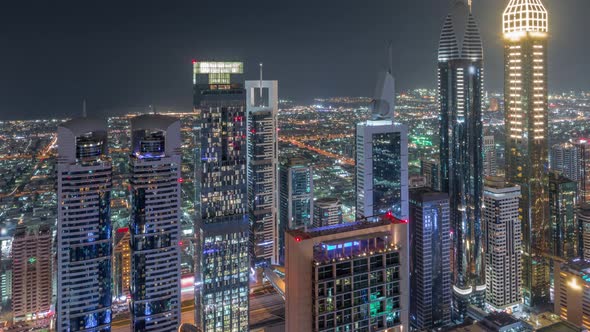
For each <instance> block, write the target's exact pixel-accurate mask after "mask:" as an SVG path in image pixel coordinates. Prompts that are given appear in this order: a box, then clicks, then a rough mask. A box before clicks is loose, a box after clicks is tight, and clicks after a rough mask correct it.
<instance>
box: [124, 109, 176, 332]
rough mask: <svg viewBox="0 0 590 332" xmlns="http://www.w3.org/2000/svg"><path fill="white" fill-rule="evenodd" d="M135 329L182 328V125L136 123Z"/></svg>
mask: <svg viewBox="0 0 590 332" xmlns="http://www.w3.org/2000/svg"><path fill="white" fill-rule="evenodd" d="M131 144H132V147H131V154H130V164H131V165H130V169H131V175H130V179H129V183H130V185H131V188H130V191H131V218H130V221H129V232H130V235H131V241H130V245H131V303H130V311H131V316H132V317H131V324H132V331H136V332H140V331H154V332H156V331H158V332H160V331H176V329H177V328H178V325H180V246H179V241H180V215H181V208H180V204H181V202H180V179H181V178H180V160H181V155H180V121H179V120H178V119H176V118H173V117H169V116H163V115H157V114H155V115H154V114H147V115H140V116H137V117H135V118H133V119H131Z"/></svg>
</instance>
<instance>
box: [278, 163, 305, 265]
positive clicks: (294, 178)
mask: <svg viewBox="0 0 590 332" xmlns="http://www.w3.org/2000/svg"><path fill="white" fill-rule="evenodd" d="M279 186H280V188H279V199H280V202H279V250H278V251H279V260H280V261H281V263H282V262H284V258H285V231H286V230H288V229H301V228H305V227H311V226H312V223H313V168H312V167H311V166H309V165H307V163H306V162H305V161H304V160H303V159H297V158H293V159H288V160H282V161H281V164H280V166H279Z"/></svg>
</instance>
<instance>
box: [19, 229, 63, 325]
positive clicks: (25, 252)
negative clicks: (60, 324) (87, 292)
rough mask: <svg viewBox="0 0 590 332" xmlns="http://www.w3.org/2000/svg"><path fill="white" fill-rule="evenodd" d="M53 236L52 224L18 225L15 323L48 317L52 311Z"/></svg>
mask: <svg viewBox="0 0 590 332" xmlns="http://www.w3.org/2000/svg"><path fill="white" fill-rule="evenodd" d="M52 237H53V235H52V233H51V228H50V227H49V225H41V226H39V227H34V228H33V227H31V228H27V226H24V225H18V226H17V228H16V232H15V234H14V240H13V241H12V267H13V278H12V289H13V296H12V314H13V317H14V321H15V322H18V321H23V320H36V319H40V318H45V317H47V314H49V311H50V309H51V295H52V287H51V277H52V269H51V260H52V254H51V252H52V250H51V248H52V245H51V239H52Z"/></svg>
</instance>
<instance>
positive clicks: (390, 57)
mask: <svg viewBox="0 0 590 332" xmlns="http://www.w3.org/2000/svg"><path fill="white" fill-rule="evenodd" d="M387 51H388V58H387V64H388V65H389V68H388V69H387V72H388V73H389V74H390V75H392V73H393V42H392V41H391V40H390V41H389V47H388V48H387Z"/></svg>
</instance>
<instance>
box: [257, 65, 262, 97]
mask: <svg viewBox="0 0 590 332" xmlns="http://www.w3.org/2000/svg"><path fill="white" fill-rule="evenodd" d="M259 88H260V89H258V90H260V98H262V62H261V63H260V86H259Z"/></svg>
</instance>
